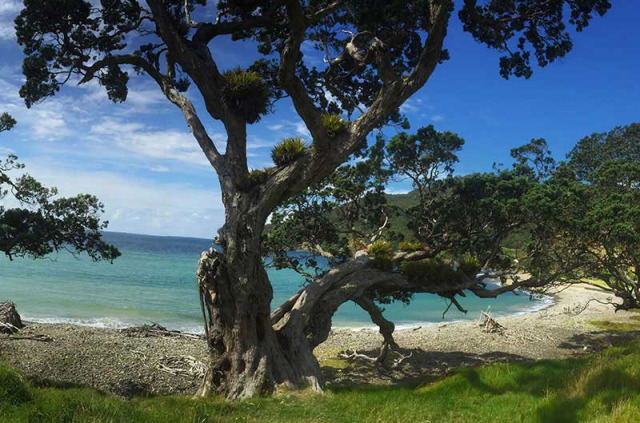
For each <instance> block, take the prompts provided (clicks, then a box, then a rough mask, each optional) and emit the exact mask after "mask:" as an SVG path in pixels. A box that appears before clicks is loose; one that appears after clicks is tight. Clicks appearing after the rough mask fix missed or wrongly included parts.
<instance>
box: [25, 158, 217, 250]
mask: <svg viewBox="0 0 640 423" xmlns="http://www.w3.org/2000/svg"><path fill="white" fill-rule="evenodd" d="M27 170H29V172H30V173H31V174H32V175H33V176H34V177H36V179H38V180H39V181H41V182H42V183H43V184H45V185H48V186H56V187H58V189H59V192H60V195H63V196H72V195H76V194H78V193H90V194H94V195H96V196H97V197H98V198H99V199H100V201H102V202H103V203H104V204H105V216H104V218H105V219H106V220H108V221H109V222H110V226H109V230H113V231H122V232H133V233H146V234H156V235H177V236H200V237H211V236H213V234H214V233H215V231H216V229H217V228H218V227H220V226H221V225H222V223H223V222H224V211H223V208H222V201H221V197H220V194H219V192H218V187H217V184H216V185H215V190H214V189H204V188H199V187H194V186H192V185H190V184H180V183H162V182H156V181H151V180H146V179H143V178H139V177H133V176H128V175H120V174H116V173H113V172H106V171H80V170H76V169H72V168H69V167H60V166H59V164H51V163H49V162H46V161H45V162H43V161H38V160H32V161H29V162H27ZM214 180H215V177H213V178H212V182H213V181H214Z"/></svg>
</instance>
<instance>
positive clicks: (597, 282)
mask: <svg viewBox="0 0 640 423" xmlns="http://www.w3.org/2000/svg"><path fill="white" fill-rule="evenodd" d="M583 280H584V281H585V282H587V283H588V284H591V285H595V286H599V287H600V288H609V286H608V285H607V284H606V283H605V281H603V280H602V279H597V278H584V279H583Z"/></svg>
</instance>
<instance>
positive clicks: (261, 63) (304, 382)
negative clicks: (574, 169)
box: [16, 0, 610, 398]
mask: <svg viewBox="0 0 640 423" xmlns="http://www.w3.org/2000/svg"><path fill="white" fill-rule="evenodd" d="M24 3H25V8H24V10H23V11H22V12H21V13H20V15H19V16H18V18H17V19H16V28H17V36H18V41H19V42H20V44H21V45H23V46H24V53H25V59H24V65H23V71H24V74H25V77H26V82H25V84H24V86H23V87H22V89H21V91H20V94H21V95H22V97H23V98H24V99H25V101H26V103H27V105H28V106H31V105H33V104H35V103H37V102H39V101H41V100H43V99H44V98H46V97H48V96H52V95H54V94H55V93H56V92H58V91H59V89H60V88H61V87H62V86H63V85H64V84H65V83H67V82H68V81H74V80H77V79H78V78H79V79H80V82H81V83H86V82H88V81H91V80H97V81H98V82H99V83H100V84H101V85H102V86H104V88H105V89H106V91H107V94H108V96H109V98H111V99H112V100H114V101H124V100H126V96H127V83H128V81H129V77H128V73H127V70H126V69H127V68H129V69H133V70H135V71H136V72H138V73H141V74H146V75H148V76H149V77H151V79H152V80H153V81H155V82H156V83H157V85H158V87H159V89H160V90H161V91H162V92H163V93H164V95H165V96H166V97H167V99H168V101H170V102H171V103H173V104H175V105H176V106H177V107H178V109H179V110H180V111H181V112H182V114H183V115H184V117H185V119H186V123H187V125H188V126H189V128H190V129H191V131H192V133H193V135H194V137H195V139H196V141H197V142H198V144H199V145H200V147H201V148H202V151H203V153H204V154H205V156H206V157H207V159H208V160H209V162H210V163H211V166H212V167H213V169H214V170H215V171H216V173H217V175H218V178H219V181H220V186H221V190H222V194H223V195H222V199H223V203H224V206H225V210H226V213H225V224H224V226H223V227H222V228H220V229H219V231H218V236H217V242H218V243H219V245H220V246H221V247H222V252H220V253H218V252H215V251H210V252H207V253H205V254H203V256H202V257H201V260H200V267H199V270H198V281H199V284H200V293H201V296H202V301H203V310H204V313H205V325H206V332H207V338H208V343H209V348H210V350H211V363H210V366H209V370H208V372H207V375H206V377H205V382H204V384H203V386H202V388H201V390H200V394H202V395H206V394H208V393H209V392H212V391H218V392H220V393H222V394H224V395H226V396H227V397H229V398H241V397H248V396H252V395H255V394H257V393H260V392H265V391H270V390H272V389H273V388H274V387H276V386H279V385H284V386H287V387H290V388H301V387H310V388H311V389H314V390H322V389H323V387H324V383H323V380H322V375H321V373H320V368H319V365H318V362H317V361H316V359H315V358H314V356H313V353H312V349H313V346H314V345H315V343H316V341H320V340H322V336H316V335H310V333H312V332H313V333H314V334H315V333H321V332H322V333H324V331H328V329H326V328H323V329H322V330H321V331H320V330H318V331H317V330H316V329H315V327H316V326H318V325H319V324H320V323H319V320H317V319H316V318H315V316H317V315H319V313H320V312H321V311H322V310H325V309H326V310H327V311H326V312H325V313H324V314H325V315H327V316H328V315H329V314H330V313H332V312H333V311H334V310H335V308H336V307H337V305H335V304H333V303H331V302H332V301H334V302H339V301H345V300H347V299H348V296H347V297H345V296H344V295H341V296H338V297H332V298H330V296H331V292H336V291H335V290H332V289H330V288H331V287H332V286H334V284H345V283H347V282H349V281H350V283H351V284H352V285H354V286H358V287H359V288H358V289H357V290H356V291H354V295H356V294H357V293H359V292H361V291H367V290H375V289H377V288H378V286H382V285H383V284H391V283H405V284H406V283H408V282H407V281H406V279H402V278H399V277H397V275H393V274H392V273H393V272H382V271H381V270H380V269H377V268H374V267H372V265H370V263H369V261H367V260H366V259H365V258H364V257H361V258H359V259H358V260H356V261H353V262H348V263H345V264H343V265H342V266H341V267H340V268H338V269H336V270H334V271H332V272H330V273H328V274H327V275H325V276H324V277H323V278H321V279H320V280H317V281H315V282H314V283H311V284H309V285H308V286H307V287H306V288H305V290H303V291H302V292H301V293H300V294H299V295H298V296H296V297H294V298H292V299H291V300H290V301H288V302H287V303H286V304H284V305H283V306H282V307H281V308H279V309H277V310H276V311H275V312H274V314H273V315H272V314H271V300H272V287H271V284H270V282H269V278H268V276H267V274H266V272H265V269H264V265H263V262H262V256H263V254H262V240H263V237H262V234H263V230H264V226H265V222H266V220H267V218H268V216H269V215H270V214H271V213H272V212H273V211H274V210H275V209H276V207H278V205H280V204H281V203H283V201H285V200H286V199H287V198H291V197H292V196H295V195H297V194H299V193H301V192H303V191H304V190H305V189H306V188H308V187H309V186H311V185H314V184H316V183H318V182H319V181H322V180H324V179H325V178H327V177H328V176H329V175H331V174H332V173H333V172H334V170H335V169H336V168H337V167H338V166H340V165H341V164H342V163H343V162H345V161H346V160H347V159H348V158H349V156H350V155H351V154H352V153H354V152H355V151H356V150H358V149H360V148H362V147H363V145H365V144H366V143H367V136H368V135H369V134H370V133H371V132H372V131H373V130H374V129H376V128H380V127H382V126H384V125H386V124H389V123H402V122H403V121H402V117H401V116H400V114H399V107H400V106H401V105H402V104H403V102H405V101H406V100H407V99H408V98H410V97H411V96H412V95H413V94H415V93H416V92H417V91H418V90H419V89H420V88H421V87H422V86H424V84H425V83H426V82H427V81H428V80H429V78H430V76H431V75H432V73H433V72H434V70H435V68H436V66H437V65H438V64H440V63H442V62H443V61H445V60H447V58H448V57H449V53H448V52H447V51H446V50H445V49H444V40H445V37H446V33H447V26H448V22H449V20H450V17H451V14H452V12H453V11H454V2H453V1H452V0H430V1H427V0H410V1H407V0H392V1H387V0H382V1H381V0H250V1H246V0H220V1H217V2H214V1H209V2H208V1H207V0H147V1H146V4H143V3H142V2H141V1H138V0H101V1H100V2H99V4H96V2H92V3H90V2H88V1H86V0H25V2H24ZM609 7H610V1H609V0H553V1H544V2H540V1H537V0H489V1H485V2H482V3H481V4H477V2H476V1H473V0H467V1H465V2H464V5H463V6H462V8H461V10H460V12H459V16H460V18H461V20H462V22H463V24H464V29H465V31H467V32H469V33H471V35H472V36H473V37H474V38H475V39H476V40H477V41H479V42H481V43H484V44H486V45H487V46H489V47H491V48H494V49H497V50H498V51H500V52H502V53H504V56H503V57H502V59H501V60H500V72H501V74H502V75H503V76H504V77H505V78H507V77H509V76H511V75H515V76H518V77H527V78H528V77H530V76H531V73H532V65H531V63H530V62H531V60H532V56H534V57H535V60H536V61H537V63H538V65H540V66H545V65H547V64H548V63H550V62H552V61H554V60H555V59H557V58H560V57H563V56H564V55H566V54H567V53H568V52H569V51H570V50H571V48H572V41H571V38H570V34H569V30H568V27H567V25H573V26H574V27H575V29H577V30H578V31H580V30H582V29H583V28H584V27H586V26H587V25H588V23H589V21H590V19H591V18H592V17H593V16H594V15H596V14H598V15H603V14H604V13H605V12H606V11H607V10H608V8H609ZM218 38H225V39H231V40H232V41H234V42H239V43H244V44H245V45H251V46H254V47H255V48H256V50H257V56H260V58H259V59H257V60H256V61H255V63H254V64H253V65H251V66H250V67H249V68H247V69H241V68H238V67H237V64H236V63H228V62H224V63H221V62H220V61H219V59H218V57H216V55H215V53H214V52H213V51H212V49H211V46H212V45H215V43H216V42H217V39H218ZM303 43H305V45H310V46H313V48H315V49H316V50H317V51H318V52H319V53H320V54H323V55H324V59H325V60H324V64H323V65H322V66H312V65H311V62H310V61H307V60H305V57H304V55H303V53H302V50H301V47H302V45H303ZM189 86H191V87H192V88H191V89H189ZM196 94H199V95H201V97H202V99H203V101H204V105H205V109H206V118H210V119H214V120H217V121H220V122H221V123H222V125H223V126H224V128H225V130H226V133H227V140H226V141H227V142H226V151H225V152H221V151H219V149H218V148H217V146H216V145H215V144H214V142H213V140H212V139H211V137H210V136H209V134H207V131H206V130H205V123H203V114H202V113H198V112H197V111H196V109H195V107H194V105H193V103H192V101H191V100H190V98H189V97H190V95H196ZM283 97H287V98H289V99H290V101H291V102H292V103H293V106H294V108H295V110H296V112H297V114H298V115H299V116H300V118H301V119H302V121H303V122H304V124H305V125H306V127H307V129H308V130H309V132H310V134H311V136H312V138H313V142H312V143H311V145H309V146H305V147H304V148H298V147H299V146H298V147H296V145H295V144H296V143H295V141H292V140H287V142H286V144H283V146H282V149H281V150H280V153H286V154H276V155H275V158H276V160H277V161H276V166H275V167H273V168H270V169H265V170H263V171H252V172H250V171H249V168H248V165H247V151H246V146H247V126H248V125H250V124H255V123H257V122H258V121H259V120H260V118H261V117H262V116H263V115H264V114H265V113H268V112H269V110H270V109H271V107H274V102H275V101H276V100H278V99H281V98H283ZM389 275H391V277H390V276H389ZM403 280H404V282H402V281H403ZM392 281H393V282H392ZM468 284H472V282H471V281H466V282H464V283H462V282H461V284H460V286H455V287H452V286H446V285H445V284H434V287H433V288H432V289H431V291H432V292H440V291H442V290H447V292H457V291H459V289H461V288H462V287H463V286H465V285H468ZM421 290H423V291H427V288H421ZM448 295H449V294H448ZM328 302H329V303H331V307H326V305H327V303H328ZM323 321H325V323H326V319H325V320H323ZM329 321H330V316H329ZM312 327H313V329H311V328H312ZM314 336H315V337H314Z"/></svg>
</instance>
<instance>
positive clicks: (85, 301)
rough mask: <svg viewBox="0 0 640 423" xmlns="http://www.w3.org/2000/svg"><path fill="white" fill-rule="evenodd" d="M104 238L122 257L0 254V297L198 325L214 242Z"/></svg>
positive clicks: (91, 317) (72, 317)
mask: <svg viewBox="0 0 640 423" xmlns="http://www.w3.org/2000/svg"><path fill="white" fill-rule="evenodd" d="M104 238H105V239H106V240H107V241H108V242H110V243H112V244H114V245H116V246H118V247H119V248H120V251H121V252H122V256H121V257H120V258H118V259H117V260H116V261H115V262H114V263H113V264H110V263H103V262H99V263H94V262H92V261H91V260H90V259H89V258H88V257H86V256H80V257H77V258H76V257H74V256H72V255H71V254H69V253H67V252H64V253H60V254H56V255H53V256H51V257H47V258H45V259H40V260H32V259H14V261H13V262H9V260H8V259H6V258H5V257H0V301H4V300H10V301H13V302H15V303H16V304H17V306H18V310H19V312H20V314H21V315H22V316H23V318H24V319H26V320H30V321H37V322H69V323H75V324H82V325H90V326H96V327H115V328H121V327H126V326H131V325H137V324H144V323H150V322H157V323H159V324H161V325H163V326H166V327H168V328H170V329H179V330H184V331H189V332H195V333H197V332H202V323H201V322H202V318H201V316H200V312H199V310H200V308H199V304H198V296H197V290H196V282H195V276H194V275H195V271H196V267H197V261H198V257H199V256H200V253H201V252H202V251H204V250H206V249H208V248H209V247H211V245H212V244H211V241H209V240H206V239H198V238H180V237H156V236H147V235H135V234H126V233H115V232H107V233H105V235H104ZM269 275H270V278H271V281H272V284H273V289H274V307H276V306H277V305H279V304H280V303H282V302H283V301H284V300H286V299H287V298H289V297H290V296H291V295H292V294H294V293H295V292H296V291H297V290H298V289H299V288H300V285H301V283H302V279H301V278H300V276H298V275H297V274H296V273H294V272H293V271H275V270H270V271H269ZM550 301H551V299H550V298H544V299H537V300H532V299H530V296H529V295H528V294H527V293H526V292H521V293H519V294H513V293H512V294H505V295H503V296H501V297H500V298H498V299H479V298H476V297H474V296H473V295H469V296H467V297H466V298H460V302H461V303H462V305H463V306H464V307H465V308H467V309H468V310H469V313H468V314H467V315H465V314H463V313H460V312H459V311H457V310H454V309H453V308H452V309H451V310H450V311H449V312H448V313H447V315H446V316H445V318H444V319H443V318H442V312H443V311H444V309H445V308H446V302H445V300H443V299H442V298H440V297H438V296H435V295H427V294H421V295H416V296H415V299H414V301H413V302H412V303H411V304H410V305H408V306H405V305H403V304H392V305H388V306H385V315H386V316H387V317H388V318H389V319H390V320H392V321H394V322H395V323H396V325H397V326H398V327H408V326H418V325H426V324H433V323H441V322H443V321H444V322H451V321H454V320H468V319H478V317H479V313H480V311H481V310H486V309H487V307H491V311H492V312H493V313H494V314H495V315H498V316H504V315H510V314H517V313H523V312H527V311H530V310H532V309H538V308H541V307H544V306H546V305H547V304H549V302H550ZM333 325H334V327H351V328H362V327H371V326H372V324H371V321H370V320H369V317H368V315H367V314H366V313H364V312H363V311H362V310H360V309H359V308H358V307H357V306H355V305H353V304H351V303H347V304H344V305H343V306H342V307H341V308H340V310H338V313H337V314H336V315H335V316H334V320H333Z"/></svg>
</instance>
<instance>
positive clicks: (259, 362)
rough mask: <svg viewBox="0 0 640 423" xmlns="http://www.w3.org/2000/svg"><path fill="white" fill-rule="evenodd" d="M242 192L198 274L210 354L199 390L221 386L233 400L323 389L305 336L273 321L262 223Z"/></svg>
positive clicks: (203, 392) (205, 392)
mask: <svg viewBox="0 0 640 423" xmlns="http://www.w3.org/2000/svg"><path fill="white" fill-rule="evenodd" d="M246 197H247V196H246V195H244V194H240V193H238V194H236V198H235V201H234V205H235V207H234V208H233V209H230V208H227V210H233V211H232V212H229V213H227V221H226V224H225V226H224V227H223V228H222V229H221V231H220V237H219V242H220V243H221V245H222V247H223V251H222V252H217V251H215V250H209V251H207V252H204V253H203V254H202V256H201V258H200V262H199V268H198V273H197V278H198V284H199V289H200V295H201V301H202V307H203V316H204V317H205V322H204V323H205V330H206V337H207V342H208V345H209V350H210V353H211V361H210V363H209V364H210V365H209V368H208V370H207V374H206V375H205V379H204V381H203V384H202V386H201V388H200V389H199V391H198V395H199V396H205V395H208V394H210V393H212V392H217V393H219V394H221V395H224V396H226V397H227V398H229V399H240V398H247V397H251V396H255V395H259V394H262V393H266V392H271V391H273V390H274V389H278V388H285V389H302V388H310V389H312V390H316V391H321V390H322V389H323V387H324V382H323V380H322V376H321V373H320V366H319V364H318V362H317V360H316V359H315V357H314V356H313V351H312V349H311V347H310V345H309V343H307V342H306V341H305V339H304V334H303V332H300V333H296V335H300V336H301V337H300V338H297V337H293V338H292V337H288V336H284V335H282V334H280V333H278V332H277V331H276V330H275V329H274V328H273V327H272V321H271V316H270V314H271V300H272V297H273V290H272V287H271V284H270V282H269V279H268V276H267V273H266V271H265V269H264V266H263V263H262V256H261V254H260V236H261V233H262V229H263V226H264V222H262V221H261V219H260V217H259V215H260V214H259V213H255V212H254V211H253V210H254V209H253V208H252V207H251V204H247V205H244V206H243V204H245V202H247V203H248V200H247V198H246Z"/></svg>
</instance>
